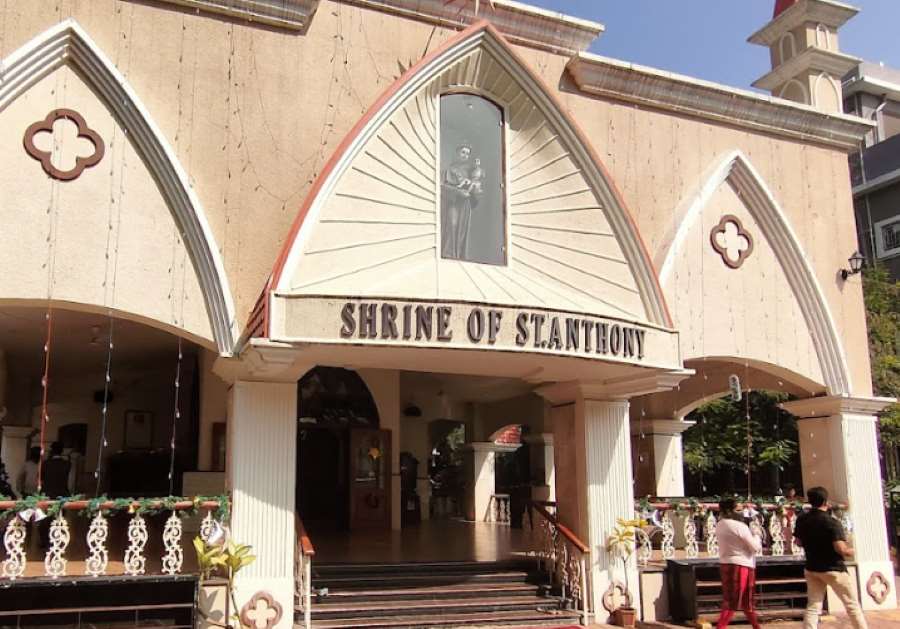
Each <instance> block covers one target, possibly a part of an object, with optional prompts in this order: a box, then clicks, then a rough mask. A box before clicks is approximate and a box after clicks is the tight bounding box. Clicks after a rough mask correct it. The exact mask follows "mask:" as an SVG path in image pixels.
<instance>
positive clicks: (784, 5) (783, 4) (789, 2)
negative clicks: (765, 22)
mask: <svg viewBox="0 0 900 629" xmlns="http://www.w3.org/2000/svg"><path fill="white" fill-rule="evenodd" d="M795 4H797V0H775V13H774V14H772V19H773V20H774V19H775V18H776V17H778V16H779V15H781V14H782V13H784V12H785V11H787V10H788V9H789V8H791V7H792V6H794V5H795Z"/></svg>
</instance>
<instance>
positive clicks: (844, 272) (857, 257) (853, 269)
mask: <svg viewBox="0 0 900 629" xmlns="http://www.w3.org/2000/svg"><path fill="white" fill-rule="evenodd" d="M865 261H866V259H865V258H864V257H862V254H861V253H860V252H859V251H856V252H855V253H854V254H853V255H852V256H850V257H849V258H848V259H847V262H849V263H850V269H849V270H848V269H841V279H843V280H846V279H847V278H848V277H850V276H851V275H856V274H857V273H859V272H860V271H862V268H863V264H864V263H865Z"/></svg>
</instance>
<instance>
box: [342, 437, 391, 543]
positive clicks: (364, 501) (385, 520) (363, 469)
mask: <svg viewBox="0 0 900 629" xmlns="http://www.w3.org/2000/svg"><path fill="white" fill-rule="evenodd" d="M390 527H391V431H390V430H373V429H369V428H354V429H352V430H351V431H350V528H351V529H363V528H369V529H372V528H379V529H390Z"/></svg>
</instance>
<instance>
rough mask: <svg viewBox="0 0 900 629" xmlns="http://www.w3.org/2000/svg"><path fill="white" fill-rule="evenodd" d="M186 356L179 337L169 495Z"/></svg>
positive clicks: (173, 473) (172, 476)
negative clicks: (183, 365) (182, 370)
mask: <svg viewBox="0 0 900 629" xmlns="http://www.w3.org/2000/svg"><path fill="white" fill-rule="evenodd" d="M183 357H184V354H183V352H182V347H181V337H180V336H179V337H178V362H177V364H176V366H175V408H174V410H173V412H172V438H171V439H170V440H169V450H170V451H169V495H172V494H173V493H174V491H175V442H176V436H177V433H178V423H179V421H178V420H179V419H181V407H180V405H179V402H180V399H181V396H180V392H181V361H182V358H183Z"/></svg>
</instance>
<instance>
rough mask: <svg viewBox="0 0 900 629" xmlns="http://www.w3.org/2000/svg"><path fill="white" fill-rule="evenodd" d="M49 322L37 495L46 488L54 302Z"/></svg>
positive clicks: (47, 319)
mask: <svg viewBox="0 0 900 629" xmlns="http://www.w3.org/2000/svg"><path fill="white" fill-rule="evenodd" d="M44 318H45V320H46V321H47V336H46V337H45V339H44V373H43V375H42V376H41V389H42V391H41V436H40V439H41V459H40V461H38V469H37V493H39V494H40V493H41V492H42V491H43V487H44V477H43V473H44V455H45V450H46V439H47V423H48V422H49V421H50V416H49V415H48V414H47V393H48V390H49V388H50V344H51V342H52V340H53V306H52V302H49V301H48V302H47V314H45V315H44Z"/></svg>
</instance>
